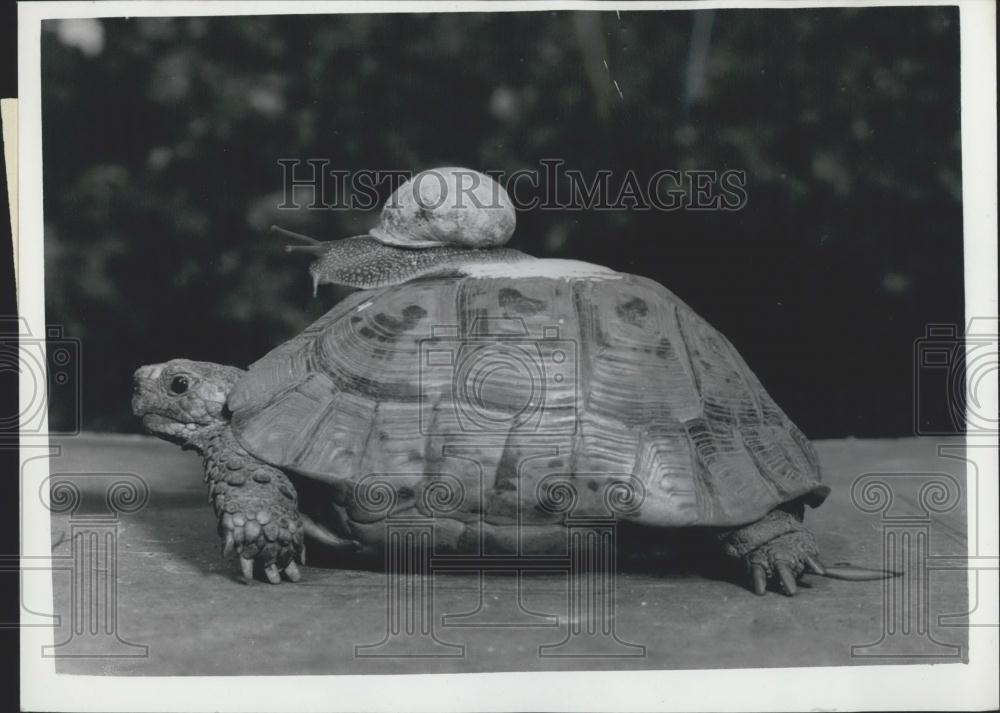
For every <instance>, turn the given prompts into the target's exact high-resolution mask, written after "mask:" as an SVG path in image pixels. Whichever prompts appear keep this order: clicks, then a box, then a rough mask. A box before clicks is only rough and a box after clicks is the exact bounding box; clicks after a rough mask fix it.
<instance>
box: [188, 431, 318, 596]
mask: <svg viewBox="0 0 1000 713" xmlns="http://www.w3.org/2000/svg"><path fill="white" fill-rule="evenodd" d="M205 480H206V481H207V482H208V483H209V501H210V502H211V503H212V505H213V507H214V508H215V515H216V517H217V518H218V520H219V537H221V538H222V553H223V556H224V557H229V556H231V555H232V554H234V553H235V554H236V555H237V556H238V557H239V561H240V570H241V572H242V575H243V580H244V581H245V582H247V583H250V582H251V581H253V574H254V567H255V565H256V566H257V568H258V569H262V570H263V572H264V575H265V576H266V577H267V580H268V581H269V582H271V584H279V583H280V582H281V573H282V572H284V574H285V576H286V577H287V578H288V579H289V580H290V581H292V582H297V581H298V580H299V578H300V576H301V575H300V573H299V568H298V566H297V565H296V564H295V560H298V561H299V562H300V563H302V564H305V543H304V542H303V537H304V534H305V526H304V524H303V521H302V516H301V515H300V514H299V510H298V495H297V494H296V492H295V488H294V486H293V485H292V483H291V481H290V480H289V479H288V477H287V476H286V475H285V474H284V473H283V472H281V471H280V470H279V469H277V468H274V467H273V466H270V465H267V464H266V463H262V462H261V461H259V460H257V459H256V458H254V457H253V456H251V455H250V454H249V453H247V452H246V450H245V449H244V448H243V447H242V446H240V445H239V443H238V442H237V441H236V439H235V438H234V437H233V436H232V434H231V433H230V432H229V429H225V430H224V431H223V432H221V433H220V434H219V435H218V436H217V437H216V438H214V439H212V441H211V442H210V443H209V444H208V446H207V448H206V449H205Z"/></svg>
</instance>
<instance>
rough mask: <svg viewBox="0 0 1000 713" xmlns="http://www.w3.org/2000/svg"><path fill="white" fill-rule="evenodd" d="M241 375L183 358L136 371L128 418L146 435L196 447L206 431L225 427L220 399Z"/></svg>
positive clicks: (231, 369) (226, 417)
mask: <svg viewBox="0 0 1000 713" xmlns="http://www.w3.org/2000/svg"><path fill="white" fill-rule="evenodd" d="M244 373H245V372H244V371H243V370H242V369H237V368H236V367H234V366H223V365H221V364H213V363H211V362H206V361H190V360H188V359H172V360H170V361H168V362H165V363H163V364H150V365H147V366H141V367H139V368H138V369H137V370H136V372H135V392H134V394H133V396H132V413H134V414H135V415H136V416H138V417H140V418H141V419H142V425H143V426H145V427H146V430H148V431H149V432H150V433H154V434H156V435H157V436H159V437H160V438H163V439H166V440H168V441H174V442H179V443H182V444H185V445H192V446H195V447H200V445H201V442H202V438H203V436H204V435H205V434H206V432H208V431H210V430H212V429H214V428H215V427H217V426H221V425H224V424H226V423H228V422H229V413H228V411H227V410H226V398H227V396H228V395H229V390H230V389H231V388H232V387H233V384H235V383H236V382H237V381H238V380H239V378H240V377H241V376H242V375H243V374H244Z"/></svg>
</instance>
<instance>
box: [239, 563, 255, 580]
mask: <svg viewBox="0 0 1000 713" xmlns="http://www.w3.org/2000/svg"><path fill="white" fill-rule="evenodd" d="M240 572H241V573H242V574H243V581H244V582H245V583H246V584H250V583H251V582H253V560H252V559H247V558H246V557H240Z"/></svg>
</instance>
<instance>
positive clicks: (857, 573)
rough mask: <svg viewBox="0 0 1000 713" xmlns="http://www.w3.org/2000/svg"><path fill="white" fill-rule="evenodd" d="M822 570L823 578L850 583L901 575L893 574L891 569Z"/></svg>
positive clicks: (829, 568)
mask: <svg viewBox="0 0 1000 713" xmlns="http://www.w3.org/2000/svg"><path fill="white" fill-rule="evenodd" d="M823 570H824V571H823V576H824V577H829V578H830V579H846V580H848V581H851V582H867V581H870V580H873V579H892V578H893V577H898V576H900V575H901V574H902V572H895V571H893V570H891V569H868V568H867V567H855V566H854V565H835V566H833V567H824V568H823Z"/></svg>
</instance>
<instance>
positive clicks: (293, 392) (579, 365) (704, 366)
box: [231, 273, 825, 547]
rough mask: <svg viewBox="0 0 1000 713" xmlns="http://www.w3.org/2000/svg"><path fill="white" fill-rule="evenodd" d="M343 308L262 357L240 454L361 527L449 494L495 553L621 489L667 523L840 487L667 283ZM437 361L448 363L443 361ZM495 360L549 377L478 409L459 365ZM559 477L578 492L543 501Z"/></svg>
mask: <svg viewBox="0 0 1000 713" xmlns="http://www.w3.org/2000/svg"><path fill="white" fill-rule="evenodd" d="M344 302H347V303H348V304H346V305H345V304H344ZM344 302H342V303H341V304H340V305H338V306H337V307H335V308H334V309H333V310H331V312H330V313H329V314H328V315H326V316H325V317H323V318H321V319H320V320H318V321H317V322H316V323H315V324H314V325H313V326H311V327H310V328H309V329H307V330H306V331H305V332H304V333H303V335H301V336H300V337H298V338H296V339H295V340H292V341H291V342H289V343H288V344H285V345H283V346H282V347H279V348H278V349H277V350H275V351H273V352H271V353H270V354H268V355H266V356H265V357H264V358H262V359H261V360H260V361H258V362H257V363H256V364H255V365H253V367H252V369H251V371H250V373H249V374H248V375H247V376H246V377H244V379H243V380H242V381H241V382H240V383H239V384H238V385H237V387H236V389H235V392H236V393H237V394H238V397H237V398H236V400H235V403H233V400H231V405H232V406H234V409H233V410H234V417H233V423H234V429H235V432H236V434H237V436H238V438H239V439H240V441H241V442H242V443H243V444H244V446H245V447H246V448H247V449H248V450H249V451H250V452H251V453H253V454H255V455H257V456H258V457H260V458H261V459H263V460H265V461H267V462H269V463H272V464H274V465H277V466H279V467H283V468H284V467H287V468H289V469H290V470H292V471H295V472H299V473H303V474H307V475H308V476H310V477H313V478H317V479H320V480H323V481H326V482H330V483H333V484H335V485H337V486H338V490H337V492H338V493H340V495H339V496H338V497H339V500H338V503H339V506H341V507H343V508H344V510H345V512H346V516H347V519H348V520H349V521H350V523H351V526H352V527H358V528H368V527H375V526H376V525H377V524H378V523H379V522H380V520H381V519H384V517H385V516H386V515H387V514H388V513H390V512H405V511H409V510H413V511H416V512H424V513H427V512H435V511H434V510H433V508H432V509H431V510H428V509H427V508H428V507H430V506H428V505H427V502H428V497H429V496H428V497H425V495H426V494H427V493H431V494H440V493H441V492H443V491H442V489H447V488H451V490H452V491H457V493H453V497H452V500H451V501H449V502H450V507H449V508H448V509H446V510H444V511H442V512H439V513H437V514H439V515H441V517H439V518H438V520H443V521H445V523H446V527H445V529H444V530H443V531H442V535H441V536H442V537H443V538H444V539H445V540H446V541H447V542H450V543H451V545H453V546H456V547H457V546H459V544H462V545H463V546H467V545H469V544H470V543H473V544H475V545H476V546H483V547H486V546H487V545H489V543H490V542H492V543H493V544H494V545H496V544H497V543H499V542H501V541H505V538H508V537H510V536H511V535H509V534H505V531H506V530H507V529H519V528H510V526H511V525H513V524H517V523H519V524H520V526H521V528H524V527H527V528H529V530H530V531H532V532H535V534H537V535H538V537H540V538H541V539H545V538H546V537H550V536H555V535H554V534H553V532H554V530H551V528H556V527H558V525H559V523H560V522H561V521H562V519H563V518H565V517H566V515H567V513H569V512H572V513H573V514H574V515H583V516H587V515H590V516H606V515H608V514H609V511H608V507H609V505H608V503H609V499H608V498H609V497H610V496H609V493H611V495H615V493H614V492H612V491H614V490H615V489H616V488H617V489H618V494H619V495H620V492H621V491H622V489H623V488H631V489H632V490H633V491H635V493H638V495H636V497H637V498H638V500H637V502H636V503H635V506H634V507H633V508H632V509H631V510H626V511H625V512H618V513H617V514H618V515H619V516H620V517H624V518H630V519H634V520H636V521H639V522H643V523H647V524H652V525H661V526H668V527H681V526H688V525H714V526H727V525H739V524H744V523H747V522H750V521H753V520H756V519H759V518H760V517H762V516H763V515H764V514H766V513H767V512H768V511H770V510H772V509H773V508H774V507H776V506H777V505H779V504H781V503H783V502H787V501H790V500H794V499H796V498H806V499H808V498H810V497H811V498H813V501H814V502H816V504H818V502H819V501H821V500H822V498H823V497H824V495H825V492H824V490H825V489H824V487H823V486H821V485H820V482H819V470H818V463H817V461H816V457H815V454H814V452H813V451H812V448H811V446H810V445H809V444H808V442H807V441H806V440H805V438H804V437H803V436H802V434H801V433H800V432H799V431H798V429H796V428H795V426H794V425H793V424H792V423H791V422H790V421H789V420H788V419H787V417H786V416H785V415H784V414H783V413H782V412H781V410H780V409H779V408H778V407H777V405H775V404H774V402H773V401H772V400H771V399H770V397H769V396H768V395H767V393H766V392H765V391H764V390H763V388H762V387H761V385H760V383H759V382H758V381H757V379H756V377H754V375H753V374H752V373H751V372H750V370H749V368H748V367H747V366H746V364H745V363H744V362H743V360H742V358H741V357H740V356H739V355H738V354H737V352H736V351H735V349H734V348H733V347H732V345H731V344H730V343H729V342H728V341H727V340H726V339H725V338H724V337H723V336H722V335H720V334H719V333H718V332H716V331H715V330H714V329H713V328H712V327H711V326H709V325H708V324H707V323H706V322H704V321H703V320H702V319H701V318H699V317H698V316H697V315H695V314H694V313H693V312H692V311H691V310H690V308H688V307H687V305H685V304H684V303H683V302H681V301H680V300H679V299H677V298H676V297H675V296H674V295H673V294H672V293H670V292H669V291H668V290H666V289H665V288H663V287H662V286H660V285H658V284H657V283H655V282H652V281H650V280H646V279H644V278H639V277H635V276H629V275H621V274H618V273H616V274H615V275H614V279H608V280H601V279H554V278H553V279H546V278H540V277H537V276H532V277H530V278H518V277H516V276H514V277H511V276H502V277H490V278H476V279H471V278H465V279H462V278H435V279H431V280H422V281H417V282H413V283H409V284H405V285H400V286H396V287H389V288H386V289H384V290H381V291H378V292H369V293H363V295H362V296H357V295H352V296H351V297H349V298H348V299H347V300H345V301H344ZM429 349H430V350H438V351H440V352H441V353H442V354H445V355H447V356H448V358H450V359H451V361H450V362H449V363H448V364H447V365H446V366H444V367H442V368H433V369H431V368H429V367H427V363H428V362H427V357H428V350H429ZM491 349H492V350H493V352H492V353H493V354H494V355H497V354H501V355H505V356H504V358H510V359H514V358H515V357H517V358H523V359H526V360H527V361H525V362H524V363H526V364H527V365H528V368H529V370H530V368H535V367H539V366H540V367H541V368H540V369H536V372H537V373H536V374H535V376H536V377H537V378H536V379H535V381H531V380H530V379H528V380H527V381H526V377H525V372H524V369H522V370H521V371H518V369H517V368H509V369H506V370H505V369H500V370H496V371H494V372H491V373H490V378H489V379H485V380H483V382H482V384H480V386H481V388H480V389H479V391H475V390H473V391H475V393H474V394H473V395H474V397H475V399H477V400H476V401H475V404H474V405H475V407H476V408H474V409H472V410H471V411H469V412H463V411H462V410H461V409H458V408H456V403H458V402H459V401H460V400H461V399H460V397H462V398H464V396H463V395H462V394H460V393H458V392H459V391H460V390H461V389H462V388H464V387H463V384H464V383H465V381H469V383H477V384H478V383H479V382H476V381H475V378H474V377H475V374H474V373H473V371H472V367H471V366H470V367H469V372H468V373H466V372H464V371H462V370H463V369H465V368H466V366H465V365H466V363H472V362H475V359H477V358H478V356H477V355H478V354H479V353H480V352H477V350H480V351H482V353H486V352H489V350H491ZM498 350H499V351H498ZM504 350H506V351H504ZM557 351H558V352H560V353H561V354H562V358H561V360H560V361H558V363H557V362H556V361H555V359H554V357H555V354H556V353H557ZM532 359H535V360H538V361H537V362H535V363H533V362H532V361H531V360H532ZM557 375H559V376H560V378H559V379H558V380H557V379H556V376H557ZM477 388H478V387H477ZM466 396H467V395H466ZM532 399H534V401H533V400H532ZM462 403H464V402H462ZM522 412H523V413H528V414H529V416H530V417H525V418H521V416H520V414H522ZM536 412H537V413H536ZM370 474H382V475H384V476H385V477H386V478H390V476H391V478H390V480H392V482H393V485H394V487H395V490H396V495H395V496H394V497H395V499H394V501H393V504H392V505H391V507H390V508H389V509H388V510H386V509H384V508H383V509H379V507H374V508H373V507H372V506H371V503H368V502H363V497H362V496H363V495H364V491H363V489H359V483H361V482H362V481H364V479H365V478H366V476H369V475H370ZM560 478H561V479H563V480H570V481H572V482H575V483H576V486H577V487H575V488H574V489H573V490H574V496H573V497H574V498H575V500H574V502H573V503H572V505H571V506H566V507H562V508H561V509H560V508H559V507H547V506H546V505H545V500H544V498H543V497H542V496H543V495H544V494H545V493H546V492H549V493H550V494H551V493H555V494H558V493H559V491H558V488H557V487H556V485H555V484H556V483H557V481H558V480H559V479H560ZM393 479H394V480H393ZM456 484H457V486H456ZM400 488H402V489H400ZM435 488H436V490H435ZM553 488H554V490H553ZM371 492H373V493H374V492H376V491H375V490H372V491H371ZM564 505H565V504H564ZM380 507H381V506H380ZM567 508H569V509H567ZM442 513H443V514H442ZM449 523H450V524H449ZM477 528H478V529H477ZM531 528H537V529H535V530H531ZM547 528H549V529H547ZM523 537H527V536H526V535H523ZM529 539H530V538H529Z"/></svg>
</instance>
